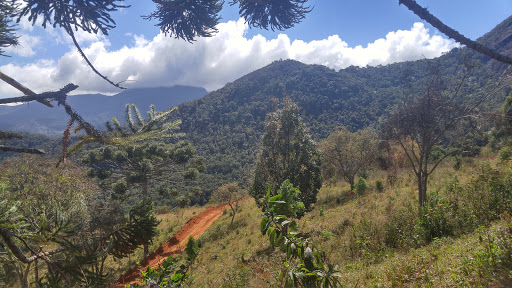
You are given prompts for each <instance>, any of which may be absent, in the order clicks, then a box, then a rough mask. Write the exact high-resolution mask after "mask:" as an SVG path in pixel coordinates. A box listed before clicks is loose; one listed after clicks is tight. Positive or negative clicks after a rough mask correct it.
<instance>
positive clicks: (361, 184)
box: [354, 177, 368, 195]
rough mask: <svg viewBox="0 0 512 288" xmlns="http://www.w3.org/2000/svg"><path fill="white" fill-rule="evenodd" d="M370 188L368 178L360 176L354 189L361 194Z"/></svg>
mask: <svg viewBox="0 0 512 288" xmlns="http://www.w3.org/2000/svg"><path fill="white" fill-rule="evenodd" d="M367 189H368V184H366V180H364V178H363V177H359V179H357V181H356V183H354V190H355V191H356V193H357V194H359V195H361V194H363V193H364V192H365V191H366V190H367Z"/></svg>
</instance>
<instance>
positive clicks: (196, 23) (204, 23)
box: [144, 0, 224, 42]
mask: <svg viewBox="0 0 512 288" xmlns="http://www.w3.org/2000/svg"><path fill="white" fill-rule="evenodd" d="M153 2H155V3H156V4H157V10H156V11H155V12H153V13H152V14H151V15H148V16H145V17H144V18H146V19H156V20H158V24H157V26H159V27H160V30H161V31H162V32H164V33H165V34H166V35H167V34H170V35H171V36H174V37H176V38H181V39H183V40H186V41H188V42H192V41H194V39H195V38H196V37H211V36H212V35H213V34H215V33H217V31H218V30H217V28H216V27H215V26H217V24H218V23H219V20H220V16H219V15H218V14H219V12H220V10H221V9H222V5H223V4H224V1H223V0H173V1H164V0H153Z"/></svg>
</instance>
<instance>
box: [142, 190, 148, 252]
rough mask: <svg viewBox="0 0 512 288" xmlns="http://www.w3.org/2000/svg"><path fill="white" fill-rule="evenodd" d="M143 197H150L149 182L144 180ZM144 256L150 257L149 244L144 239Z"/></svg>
mask: <svg viewBox="0 0 512 288" xmlns="http://www.w3.org/2000/svg"><path fill="white" fill-rule="evenodd" d="M142 197H143V198H144V201H145V200H147V198H148V182H147V181H144V182H142ZM143 246H144V258H146V257H148V255H149V244H148V242H147V241H146V240H144V244H143Z"/></svg>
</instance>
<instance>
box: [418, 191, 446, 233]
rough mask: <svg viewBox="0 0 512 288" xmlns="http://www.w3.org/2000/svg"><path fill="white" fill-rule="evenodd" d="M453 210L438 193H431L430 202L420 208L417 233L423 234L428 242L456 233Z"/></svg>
mask: <svg viewBox="0 0 512 288" xmlns="http://www.w3.org/2000/svg"><path fill="white" fill-rule="evenodd" d="M452 216H453V213H452V209H451V208H450V206H449V205H448V203H447V202H446V201H444V200H442V199H441V198H439V195H437V193H431V194H430V199H429V201H428V202H427V203H426V204H425V205H423V207H421V208H420V219H418V224H417V228H416V229H417V231H418V232H420V233H421V234H423V236H424V238H425V240H426V241H427V242H431V241H432V240H434V238H440V237H444V236H450V235H452V234H453V232H454V225H452V220H453V219H452Z"/></svg>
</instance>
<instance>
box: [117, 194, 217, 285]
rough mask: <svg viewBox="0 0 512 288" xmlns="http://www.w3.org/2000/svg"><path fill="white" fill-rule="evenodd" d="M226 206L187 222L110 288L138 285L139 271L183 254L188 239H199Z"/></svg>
mask: <svg viewBox="0 0 512 288" xmlns="http://www.w3.org/2000/svg"><path fill="white" fill-rule="evenodd" d="M225 206H226V204H221V205H219V206H216V207H211V208H208V209H206V210H205V211H203V212H201V213H199V214H198V215H196V216H195V217H193V218H191V219H190V220H188V222H187V223H186V224H185V226H183V227H182V228H181V229H180V231H178V232H177V233H176V234H174V236H173V237H172V238H171V239H170V240H169V241H167V242H166V243H164V244H163V245H162V246H160V247H159V248H158V249H156V251H155V252H153V253H151V254H149V255H148V257H146V258H144V259H143V260H142V262H141V263H140V264H139V265H138V266H135V267H133V268H132V269H130V270H129V271H128V272H126V273H125V274H124V275H123V276H121V277H119V279H117V281H116V282H115V283H113V284H112V285H110V288H117V287H118V288H122V287H124V285H125V284H135V283H138V281H136V280H137V278H140V270H141V269H145V267H148V266H149V267H151V268H153V269H156V268H157V267H158V265H159V264H160V263H162V261H163V260H164V259H167V257H169V256H170V255H176V254H180V253H181V252H183V249H184V248H185V246H186V245H187V242H188V238H189V237H190V236H191V235H192V236H193V237H194V238H195V239H197V238H199V236H201V235H202V234H203V232H204V231H205V230H206V229H207V228H208V227H209V226H210V225H211V224H212V223H213V222H214V221H215V220H217V218H219V217H220V215H222V213H223V211H224V208H225Z"/></svg>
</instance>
